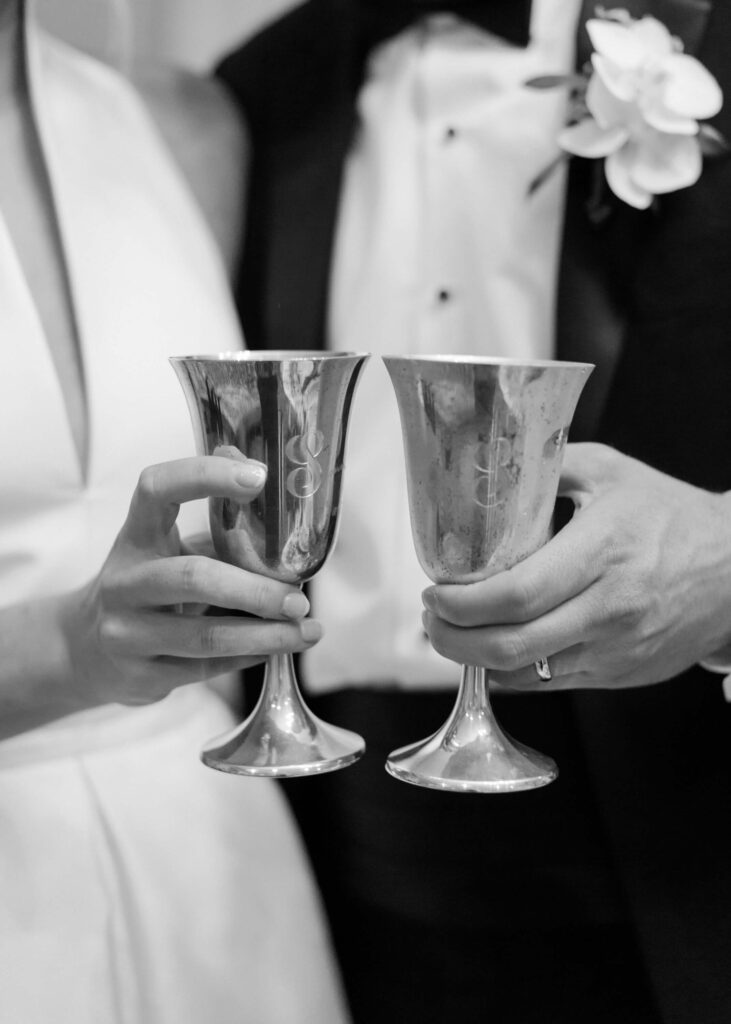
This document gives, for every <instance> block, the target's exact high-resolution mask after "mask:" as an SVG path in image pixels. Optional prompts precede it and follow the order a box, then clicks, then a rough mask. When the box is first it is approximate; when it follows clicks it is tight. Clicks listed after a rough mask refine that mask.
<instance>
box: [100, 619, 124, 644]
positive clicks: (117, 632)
mask: <svg viewBox="0 0 731 1024" xmlns="http://www.w3.org/2000/svg"><path fill="white" fill-rule="evenodd" d="M97 634H98V637H99V643H100V644H101V646H102V647H104V648H107V649H108V650H119V648H120V647H123V646H124V644H125V643H126V641H127V639H128V636H129V629H128V628H127V623H126V621H125V619H124V618H123V617H122V616H121V615H114V614H107V615H103V616H102V617H101V619H100V621H99V624H98V626H97Z"/></svg>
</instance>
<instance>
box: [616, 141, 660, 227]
mask: <svg viewBox="0 0 731 1024" xmlns="http://www.w3.org/2000/svg"><path fill="white" fill-rule="evenodd" d="M634 149H635V144H634V143H633V142H628V143H627V145H626V146H622V148H621V149H618V150H616V152H614V153H610V155H609V156H608V157H607V158H606V160H605V161H604V173H605V175H606V178H607V184H608V185H609V187H610V189H611V190H612V192H614V194H615V196H618V197H619V198H620V199H621V200H622V201H623V202H625V203H628V204H629V206H634V208H635V209H636V210H646V209H647V207H648V206H649V205H650V203H651V202H652V193H651V192H648V191H647V189H643V188H640V187H639V186H638V185H636V184H635V183H634V181H633V180H632V177H631V174H630V169H631V167H632V163H633V159H634Z"/></svg>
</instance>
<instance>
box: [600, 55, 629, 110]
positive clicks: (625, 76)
mask: <svg viewBox="0 0 731 1024" xmlns="http://www.w3.org/2000/svg"><path fill="white" fill-rule="evenodd" d="M591 66H592V67H593V68H594V71H595V72H596V74H597V75H598V77H599V78H600V79H601V81H602V83H603V84H604V85H605V86H606V88H607V89H608V90H609V92H610V93H611V94H612V96H616V97H617V99H618V100H624V101H629V100H633V99H634V98H635V95H636V93H637V72H636V70H635V69H634V68H633V69H630V70H627V69H626V68H622V67H620V66H619V65H618V64H615V63H614V61H611V60H609V58H608V57H602V55H601V54H600V53H593V54H592V55H591Z"/></svg>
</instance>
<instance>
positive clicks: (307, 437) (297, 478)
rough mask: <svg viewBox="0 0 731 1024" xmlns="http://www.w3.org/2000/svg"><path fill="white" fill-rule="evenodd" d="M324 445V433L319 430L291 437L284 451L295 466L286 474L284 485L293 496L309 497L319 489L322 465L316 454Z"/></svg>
mask: <svg viewBox="0 0 731 1024" xmlns="http://www.w3.org/2000/svg"><path fill="white" fill-rule="evenodd" d="M324 446H325V435H324V434H323V433H322V431H321V430H314V431H313V432H312V433H311V434H297V435H296V436H295V437H291V438H290V439H289V441H287V444H286V446H285V449H284V452H285V454H286V456H287V458H288V459H289V461H290V462H293V463H295V466H296V468H295V469H293V470H291V472H290V473H288V474H287V483H286V487H287V490H288V491H289V493H290V494H291V495H292V497H293V498H311V497H312V496H313V495H314V494H316V493H317V492H318V491H319V489H320V484H321V483H322V467H321V466H320V463H319V462H318V461H317V456H318V455H319V454H320V453H321V452H322V449H323V448H324Z"/></svg>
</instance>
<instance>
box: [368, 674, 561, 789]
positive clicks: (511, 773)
mask: <svg viewBox="0 0 731 1024" xmlns="http://www.w3.org/2000/svg"><path fill="white" fill-rule="evenodd" d="M515 699H516V700H519V699H520V698H519V697H516V698H515ZM386 769H387V770H388V771H389V772H390V774H391V775H393V776H394V777H395V778H397V779H401V780H402V781H403V782H410V783H412V784H413V785H415V786H425V787H426V788H428V789H447V790H454V791H456V792H462V793H511V792H515V791H516V790H520V789H536V788H537V787H538V786H545V785H547V783H549V782H552V781H553V780H554V779H555V778H556V776H557V775H558V769H557V768H556V764H555V762H554V761H553V760H552V759H551V758H550V757H546V756H545V755H544V754H540V753H538V751H536V750H532V749H531V748H530V747H526V746H524V745H523V744H522V743H518V742H517V741H515V740H513V739H511V737H509V736H508V735H507V733H505V732H503V730H502V729H501V728H500V726H499V725H498V723H497V721H496V719H495V716H494V714H493V711H492V707H491V705H490V690H489V683H488V678H487V673H486V671H485V669H484V668H480V667H478V666H475V665H464V666H463V668H462V681H461V683H460V687H459V692H458V694H457V700H456V702H455V705H454V709H453V711H452V714H451V715H450V717H449V719H448V720H447V722H446V724H445V725H444V726H442V728H441V729H440V730H439V731H438V732H436V733H434V735H433V736H430V737H429V739H426V740H420V741H419V742H418V743H412V744H410V745H409V746H407V747H401V748H400V749H399V750H395V751H394V752H393V753H392V754H391V755H390V757H389V759H388V761H387V762H386Z"/></svg>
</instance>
